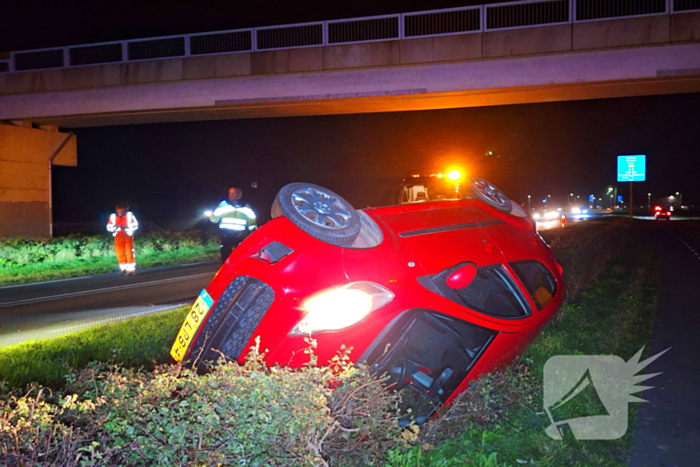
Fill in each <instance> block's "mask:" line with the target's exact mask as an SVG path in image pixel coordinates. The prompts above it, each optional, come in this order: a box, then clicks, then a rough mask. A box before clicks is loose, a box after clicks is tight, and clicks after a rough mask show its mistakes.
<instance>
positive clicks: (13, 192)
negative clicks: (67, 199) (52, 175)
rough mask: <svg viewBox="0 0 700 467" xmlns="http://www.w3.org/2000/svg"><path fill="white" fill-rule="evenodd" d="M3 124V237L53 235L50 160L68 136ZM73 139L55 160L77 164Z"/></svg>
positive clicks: (0, 159) (0, 183)
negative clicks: (51, 227) (50, 210)
mask: <svg viewBox="0 0 700 467" xmlns="http://www.w3.org/2000/svg"><path fill="white" fill-rule="evenodd" d="M50 129H51V130H52V131H46V130H35V129H32V128H24V127H19V126H14V125H0V237H2V236H6V237H9V236H20V237H42V236H48V235H49V234H50V229H49V225H50V222H51V221H50V213H49V199H50V196H51V193H50V190H49V188H50V183H49V158H50V157H51V156H52V155H53V154H54V153H55V152H56V150H58V148H59V147H60V146H61V144H62V143H63V142H64V141H65V139H66V137H68V135H67V134H65V133H59V132H57V131H53V128H50ZM76 149H77V144H76V138H75V136H73V137H72V138H71V139H70V140H69V141H68V144H66V145H65V146H64V147H63V148H62V149H61V152H60V153H59V154H58V155H57V156H56V158H55V159H54V163H60V164H61V165H76V163H77V152H76Z"/></svg>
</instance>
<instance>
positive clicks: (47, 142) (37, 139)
mask: <svg viewBox="0 0 700 467" xmlns="http://www.w3.org/2000/svg"><path fill="white" fill-rule="evenodd" d="M67 136H68V135H67V134H65V133H59V132H56V131H44V130H34V129H32V128H24V127H18V126H14V125H0V161H14V162H21V163H23V164H27V163H30V164H41V165H42V166H46V167H48V163H49V158H50V157H51V156H52V155H53V153H54V152H55V151H56V150H57V149H58V148H59V147H60V146H61V143H63V141H64V140H65V139H66V137H67ZM77 162H78V161H77V144H76V137H75V136H73V138H71V140H70V141H69V142H68V144H66V145H65V146H64V147H63V149H62V150H61V153H60V154H59V155H57V156H56V158H55V159H54V163H56V164H57V165H71V166H75V165H77ZM3 178H4V176H3Z"/></svg>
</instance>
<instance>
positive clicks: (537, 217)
mask: <svg viewBox="0 0 700 467" xmlns="http://www.w3.org/2000/svg"><path fill="white" fill-rule="evenodd" d="M532 217H533V218H535V219H539V218H540V213H539V212H536V213H535V214H533V216H532Z"/></svg>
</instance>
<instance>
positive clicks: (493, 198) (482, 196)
mask: <svg viewBox="0 0 700 467" xmlns="http://www.w3.org/2000/svg"><path fill="white" fill-rule="evenodd" d="M469 188H470V190H471V192H472V194H473V195H474V197H475V198H476V199H478V200H479V201H482V202H484V203H486V204H488V205H489V206H491V207H493V208H496V209H498V210H499V211H503V212H510V211H511V209H512V203H511V201H510V200H509V199H508V197H507V196H506V195H505V193H503V192H502V191H501V190H500V189H498V187H497V186H495V185H494V184H492V183H491V182H489V181H487V180H484V179H483V178H474V179H472V183H471V185H470V187H469Z"/></svg>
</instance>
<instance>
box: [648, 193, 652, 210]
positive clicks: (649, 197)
mask: <svg viewBox="0 0 700 467" xmlns="http://www.w3.org/2000/svg"><path fill="white" fill-rule="evenodd" d="M647 208H649V209H651V193H647Z"/></svg>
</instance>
